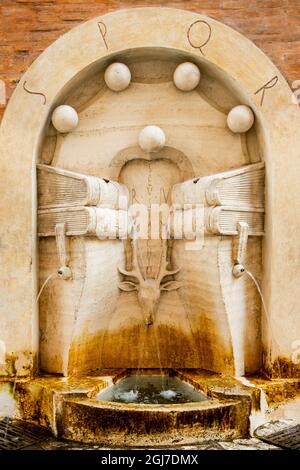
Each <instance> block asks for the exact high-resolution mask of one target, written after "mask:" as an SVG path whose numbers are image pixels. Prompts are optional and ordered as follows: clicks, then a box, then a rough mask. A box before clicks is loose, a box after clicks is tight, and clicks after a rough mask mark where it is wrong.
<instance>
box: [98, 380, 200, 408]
mask: <svg viewBox="0 0 300 470" xmlns="http://www.w3.org/2000/svg"><path fill="white" fill-rule="evenodd" d="M95 399H96V400H101V401H108V402H118V403H136V404H147V405H167V404H178V403H193V402H201V401H205V400H207V397H206V396H205V395H204V394H203V393H201V392H200V391H198V390H196V389H195V388H194V387H192V386H191V385H190V384H188V383H186V382H184V381H182V380H180V379H178V378H177V377H169V376H167V375H163V376H161V375H131V376H128V377H125V378H123V379H121V380H119V381H118V382H117V383H115V384H113V385H112V386H111V387H109V388H107V389H105V390H103V391H101V392H100V393H99V394H98V395H97V396H96V397H95Z"/></svg>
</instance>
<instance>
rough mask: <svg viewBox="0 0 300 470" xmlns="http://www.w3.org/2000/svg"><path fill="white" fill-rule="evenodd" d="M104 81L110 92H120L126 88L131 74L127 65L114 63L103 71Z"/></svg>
mask: <svg viewBox="0 0 300 470" xmlns="http://www.w3.org/2000/svg"><path fill="white" fill-rule="evenodd" d="M104 80H105V83H106V85H107V86H108V88H109V89H110V90H113V91H122V90H125V88H127V87H128V85H129V83H130V80H131V73H130V70H129V68H128V67H127V65H125V64H121V63H120V62H114V63H113V64H110V65H109V66H108V67H107V69H106V70H105V73H104Z"/></svg>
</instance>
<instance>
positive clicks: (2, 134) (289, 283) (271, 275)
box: [0, 8, 300, 375]
mask: <svg viewBox="0 0 300 470" xmlns="http://www.w3.org/2000/svg"><path fill="white" fill-rule="evenodd" d="M158 18H159V20H158ZM124 25H126V35H125V40H124V31H125V29H124ZM175 28H176V34H175ZM153 47H155V48H162V49H164V48H166V49H168V50H169V49H172V50H173V51H175V52H174V53H176V54H177V57H180V55H181V54H183V55H185V56H186V55H187V54H188V55H189V56H190V57H191V58H192V60H193V61H195V62H197V63H199V64H200V63H201V64H203V66H204V67H206V68H207V70H209V71H213V73H214V74H215V75H216V76H218V77H219V78H220V79H221V80H223V81H224V82H225V83H226V85H227V86H228V87H229V88H231V89H233V90H234V91H235V93H236V94H237V95H238V96H239V97H240V100H241V101H242V102H243V103H245V104H248V105H250V106H251V107H252V109H253V110H254V112H255V114H256V116H257V121H258V129H259V135H260V136H261V146H262V149H263V159H264V161H265V164H266V175H267V179H266V181H267V191H266V213H267V217H266V236H265V241H264V278H263V289H264V294H265V298H266V305H267V310H268V312H269V313H268V314H269V320H268V322H265V328H264V344H265V349H266V353H267V354H266V357H267V363H266V366H270V365H271V364H272V363H273V362H274V361H275V360H277V359H278V358H283V359H284V360H286V361H288V360H289V357H290V355H291V354H292V352H293V351H292V350H291V343H292V342H293V340H296V339H298V337H299V330H300V325H299V315H298V305H297V303H296V302H294V299H293V295H291V293H294V292H297V288H298V285H297V284H298V282H297V275H296V272H297V271H296V270H297V265H298V261H297V255H294V253H295V250H297V247H299V243H298V239H297V233H298V231H299V229H300V215H299V213H300V212H299V210H295V207H296V202H297V201H298V200H299V194H298V181H297V174H298V172H299V170H300V167H299V165H300V158H299V157H300V150H299V145H298V141H299V129H300V116H299V110H298V109H297V107H296V106H295V104H294V103H293V102H292V99H291V91H290V88H289V86H288V85H287V83H286V81H285V79H284V78H283V77H282V75H281V73H280V72H279V70H278V69H277V68H276V67H275V66H274V65H273V64H272V63H271V61H270V60H269V59H268V58H267V57H266V55H265V54H264V53H263V52H262V51H260V50H259V49H258V48H257V47H256V46H255V45H254V44H253V43H251V42H250V41H249V40H248V39H247V38H245V37H244V36H242V35H241V34H240V33H238V32H236V31H234V30H233V29H231V28H229V27H228V26H225V25H224V24H222V23H220V22H218V21H216V20H213V19H211V18H208V17H205V16H203V15H199V14H197V13H191V12H188V11H181V10H177V9H171V8H137V9H130V10H121V11H117V12H113V13H109V14H107V15H104V16H101V17H99V18H95V19H92V20H90V21H88V22H86V23H83V24H82V25H80V26H78V27H76V28H74V29H73V30H71V31H70V32H68V33H67V34H65V35H64V36H62V37H61V38H59V39H58V40H57V41H55V42H54V43H53V44H52V45H51V46H50V47H48V48H47V49H46V50H45V51H44V52H43V53H42V54H41V55H40V57H39V58H38V59H37V60H36V61H35V62H34V63H33V64H32V66H31V67H30V68H29V70H28V71H27V72H26V74H25V75H24V76H23V78H22V79H21V81H20V83H19V85H18V87H17V88H16V90H15V92H14V94H13V96H12V97H11V99H10V102H9V104H8V106H7V109H6V112H5V115H4V118H3V121H2V125H1V130H0V148H1V158H0V171H1V175H2V178H1V189H2V191H1V195H2V197H1V229H0V230H1V233H0V235H1V258H2V263H1V279H2V280H3V282H2V285H1V307H0V308H1V309H0V322H1V328H0V330H1V334H2V335H3V338H1V339H2V340H3V341H4V342H5V344H6V349H7V352H8V353H9V352H16V353H17V354H18V358H19V361H18V363H17V369H18V373H20V374H23V375H27V374H31V373H32V370H33V368H34V364H35V358H36V357H37V353H38V336H39V333H38V311H37V305H36V302H35V299H36V294H37V238H36V209H37V207H36V176H35V164H36V161H37V159H38V154H39V151H40V148H41V143H42V140H43V137H44V135H45V129H46V128H47V126H48V124H49V121H50V116H51V111H52V110H53V109H54V107H55V106H56V105H57V104H59V103H60V102H61V101H62V100H63V99H64V97H65V96H66V95H67V93H68V91H69V90H70V89H71V88H72V87H74V86H75V85H76V84H78V83H80V82H81V81H82V80H84V78H85V77H86V76H87V75H88V73H89V72H90V70H91V68H94V67H96V66H97V64H99V63H100V61H101V62H102V63H108V62H109V61H110V60H111V58H112V57H117V56H118V54H119V53H120V52H124V51H128V53H129V54H130V51H132V50H136V49H140V50H141V51H142V50H143V49H146V48H153ZM287 153H288V158H286V156H287ZM12 221H13V222H12ZM298 249H299V248H298ZM283 312H288V316H285V315H283ZM297 317H298V319H297ZM2 332H3V333H2ZM270 335H272V336H273V340H275V342H276V344H277V345H278V348H277V350H274V349H272V347H273V346H272V345H274V341H273V342H271V341H270ZM293 335H296V336H293ZM297 335H298V336H297ZM19 369H20V370H19Z"/></svg>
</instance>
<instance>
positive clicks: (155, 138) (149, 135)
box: [139, 126, 166, 152]
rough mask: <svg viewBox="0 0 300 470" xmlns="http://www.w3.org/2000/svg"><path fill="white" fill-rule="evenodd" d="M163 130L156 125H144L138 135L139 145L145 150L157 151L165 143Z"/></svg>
mask: <svg viewBox="0 0 300 470" xmlns="http://www.w3.org/2000/svg"><path fill="white" fill-rule="evenodd" d="M165 142H166V137H165V133H164V131H163V130H162V129H161V128H160V127H158V126H146V127H144V129H142V130H141V132H140V135H139V145H140V147H141V149H142V150H145V152H158V150H160V149H162V148H163V147H164V145H165Z"/></svg>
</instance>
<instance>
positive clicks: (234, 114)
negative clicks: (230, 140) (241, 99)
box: [227, 104, 254, 133]
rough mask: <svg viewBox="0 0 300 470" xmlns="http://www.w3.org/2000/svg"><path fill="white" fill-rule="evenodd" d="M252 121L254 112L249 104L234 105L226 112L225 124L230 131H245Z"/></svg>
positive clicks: (249, 127)
mask: <svg viewBox="0 0 300 470" xmlns="http://www.w3.org/2000/svg"><path fill="white" fill-rule="evenodd" d="M253 123H254V114H253V111H252V109H251V108H249V106H245V105H243V104H242V105H240V106H235V107H234V108H232V110H231V111H230V112H229V113H228V116H227V125H228V127H229V129H230V130H231V131H232V132H235V133H241V132H247V131H248V130H249V129H251V127H252V126H253Z"/></svg>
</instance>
